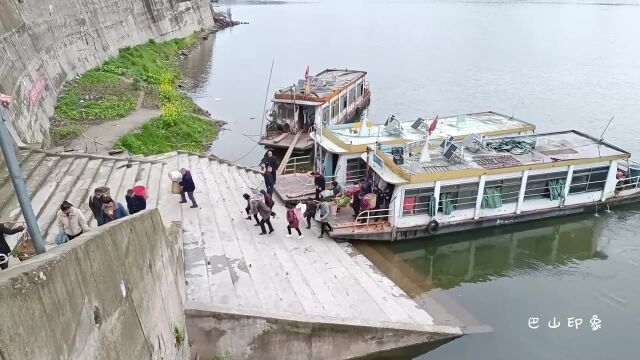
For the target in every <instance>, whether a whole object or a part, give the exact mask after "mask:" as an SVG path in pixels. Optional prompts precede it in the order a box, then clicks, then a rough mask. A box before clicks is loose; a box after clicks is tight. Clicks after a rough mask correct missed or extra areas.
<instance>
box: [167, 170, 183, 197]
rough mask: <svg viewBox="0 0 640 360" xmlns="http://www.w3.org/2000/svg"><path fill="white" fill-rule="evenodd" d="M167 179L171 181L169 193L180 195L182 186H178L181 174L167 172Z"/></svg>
mask: <svg viewBox="0 0 640 360" xmlns="http://www.w3.org/2000/svg"><path fill="white" fill-rule="evenodd" d="M169 179H171V193H172V194H180V192H181V191H182V186H180V182H181V181H182V174H181V173H180V171H169Z"/></svg>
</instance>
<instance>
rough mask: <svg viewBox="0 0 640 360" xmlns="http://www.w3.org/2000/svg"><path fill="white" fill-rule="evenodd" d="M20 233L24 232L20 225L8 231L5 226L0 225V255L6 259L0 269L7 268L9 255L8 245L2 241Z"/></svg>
mask: <svg viewBox="0 0 640 360" xmlns="http://www.w3.org/2000/svg"><path fill="white" fill-rule="evenodd" d="M21 231H24V226H22V225H20V226H16V227H15V228H13V229H9V228H8V227H7V226H6V225H5V224H0V254H3V255H5V256H6V257H7V259H6V261H4V263H2V264H0V269H2V270H6V269H7V268H8V267H9V254H10V253H11V248H10V247H9V244H7V240H5V239H4V236H5V235H13V234H17V233H19V232H21ZM0 260H4V259H0Z"/></svg>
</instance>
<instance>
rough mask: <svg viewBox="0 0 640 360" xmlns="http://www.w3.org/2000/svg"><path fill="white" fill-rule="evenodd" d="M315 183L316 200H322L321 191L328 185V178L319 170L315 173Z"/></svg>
mask: <svg viewBox="0 0 640 360" xmlns="http://www.w3.org/2000/svg"><path fill="white" fill-rule="evenodd" d="M313 183H314V184H315V185H316V200H318V201H319V200H320V193H321V192H323V191H324V189H325V188H326V186H327V180H325V178H324V176H323V175H322V174H320V173H319V172H316V173H315V179H314V180H313Z"/></svg>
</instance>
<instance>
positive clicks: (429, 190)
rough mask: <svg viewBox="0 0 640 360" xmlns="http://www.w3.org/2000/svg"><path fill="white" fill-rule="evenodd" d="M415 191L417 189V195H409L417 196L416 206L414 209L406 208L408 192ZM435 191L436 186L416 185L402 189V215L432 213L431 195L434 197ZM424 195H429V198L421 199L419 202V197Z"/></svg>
mask: <svg viewBox="0 0 640 360" xmlns="http://www.w3.org/2000/svg"><path fill="white" fill-rule="evenodd" d="M423 190H425V192H423ZM413 191H417V194H415V195H411V194H410V195H409V196H415V198H416V202H415V203H414V208H413V210H405V201H406V198H407V192H413ZM434 193H435V186H425V187H415V188H409V189H404V190H403V191H402V205H401V206H402V209H401V214H402V216H403V217H404V216H415V215H430V213H429V206H430V201H431V197H433V195H434ZM422 196H427V200H426V201H420V202H418V201H417V200H418V197H422ZM418 205H420V207H418Z"/></svg>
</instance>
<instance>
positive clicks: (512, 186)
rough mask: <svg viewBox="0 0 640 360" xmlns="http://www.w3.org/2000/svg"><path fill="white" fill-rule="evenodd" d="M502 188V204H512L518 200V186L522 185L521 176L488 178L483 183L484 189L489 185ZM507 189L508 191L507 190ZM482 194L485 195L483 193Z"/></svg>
mask: <svg viewBox="0 0 640 360" xmlns="http://www.w3.org/2000/svg"><path fill="white" fill-rule="evenodd" d="M497 186H499V187H501V188H502V193H501V196H502V204H503V205H504V204H513V203H517V202H518V198H520V188H521V187H522V177H515V178H508V179H497V180H489V181H486V182H485V184H484V187H485V189H486V188H490V187H497ZM507 190H509V191H507ZM483 196H485V195H484V194H483Z"/></svg>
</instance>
